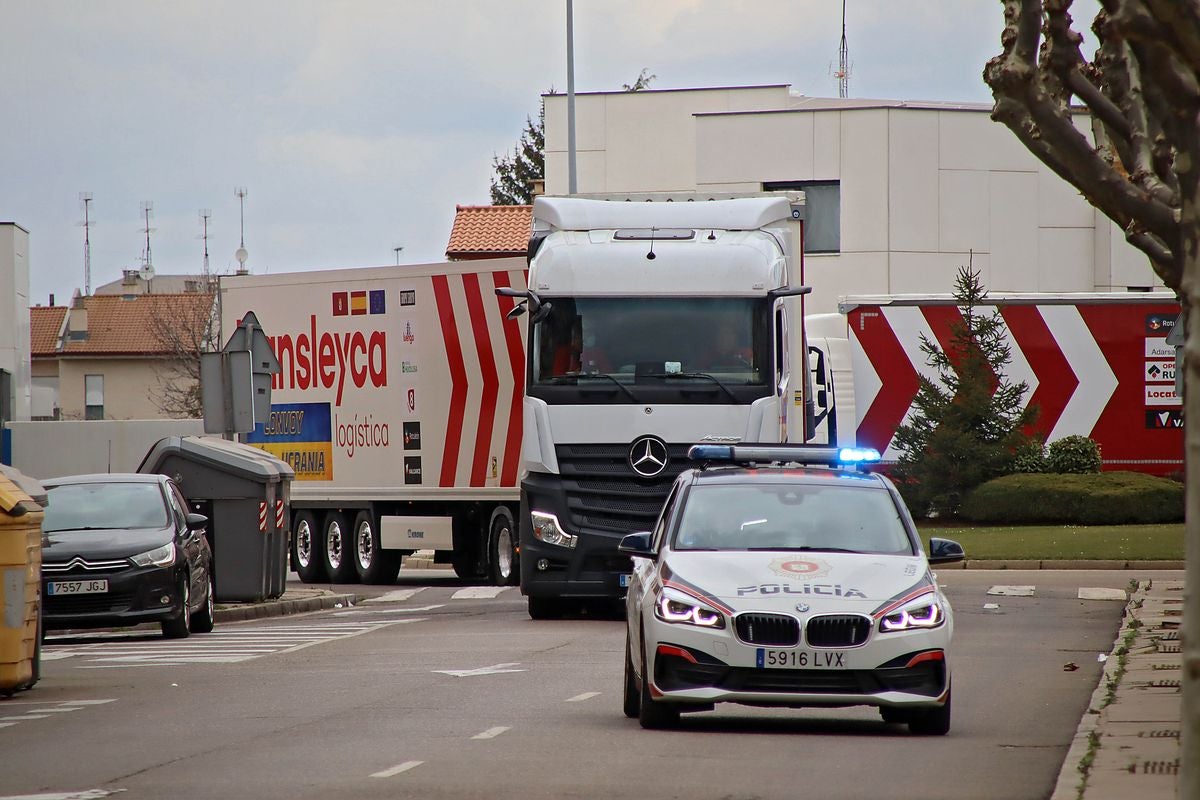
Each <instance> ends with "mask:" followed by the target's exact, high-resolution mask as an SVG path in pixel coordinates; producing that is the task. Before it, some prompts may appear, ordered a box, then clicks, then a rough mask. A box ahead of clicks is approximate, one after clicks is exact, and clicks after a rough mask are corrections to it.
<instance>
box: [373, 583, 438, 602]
mask: <svg viewBox="0 0 1200 800" xmlns="http://www.w3.org/2000/svg"><path fill="white" fill-rule="evenodd" d="M423 591H425V587H424V586H422V587H420V588H419V589H397V590H396V591H394V592H388V593H387V594H383V595H380V596H379V597H368V598H367V599H366V600H364V601H363V602H364V603H399V602H403V601H404V600H409V599H411V598H412V596H413V595H414V594H416V593H417V592H423Z"/></svg>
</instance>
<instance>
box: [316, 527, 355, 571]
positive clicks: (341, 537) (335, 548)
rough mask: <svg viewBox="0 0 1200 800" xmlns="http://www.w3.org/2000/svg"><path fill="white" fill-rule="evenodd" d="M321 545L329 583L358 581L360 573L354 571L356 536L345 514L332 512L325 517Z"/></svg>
mask: <svg viewBox="0 0 1200 800" xmlns="http://www.w3.org/2000/svg"><path fill="white" fill-rule="evenodd" d="M321 543H322V545H324V546H323V547H322V548H321V550H322V555H323V556H324V561H325V572H326V573H328V575H329V582H330V583H353V582H354V581H356V580H358V573H356V572H355V571H354V536H353V534H352V533H351V531H350V525H349V523H347V522H346V515H345V514H343V513H342V512H340V511H330V512H329V513H328V514H326V515H325V535H324V536H323V537H321Z"/></svg>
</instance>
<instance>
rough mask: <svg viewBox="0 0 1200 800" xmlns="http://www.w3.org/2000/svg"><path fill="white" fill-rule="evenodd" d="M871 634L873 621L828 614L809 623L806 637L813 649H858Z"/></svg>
mask: <svg viewBox="0 0 1200 800" xmlns="http://www.w3.org/2000/svg"><path fill="white" fill-rule="evenodd" d="M870 633H871V620H870V619H868V618H867V617H864V616H861V615H859V614H828V615H825V616H820V617H813V618H811V619H810V620H809V621H808V627H807V629H806V637H805V638H807V640H808V643H809V645H811V646H812V647H857V646H858V645H860V644H862V643H863V642H865V641H866V640H867V636H869V635H870Z"/></svg>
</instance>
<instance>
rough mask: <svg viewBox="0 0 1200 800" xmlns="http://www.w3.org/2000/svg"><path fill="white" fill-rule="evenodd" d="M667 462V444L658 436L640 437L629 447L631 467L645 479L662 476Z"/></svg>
mask: <svg viewBox="0 0 1200 800" xmlns="http://www.w3.org/2000/svg"><path fill="white" fill-rule="evenodd" d="M667 460H668V459H667V443H666V442H664V441H663V440H662V439H659V438H658V437H657V436H639V437H638V438H636V439H634V440H633V444H632V445H630V446H629V467H630V469H632V470H633V471H634V472H636V473H637V474H638V475H641V476H642V477H643V478H656V477H658V476H659V475H661V474H662V471H663V470H664V469H666V468H667Z"/></svg>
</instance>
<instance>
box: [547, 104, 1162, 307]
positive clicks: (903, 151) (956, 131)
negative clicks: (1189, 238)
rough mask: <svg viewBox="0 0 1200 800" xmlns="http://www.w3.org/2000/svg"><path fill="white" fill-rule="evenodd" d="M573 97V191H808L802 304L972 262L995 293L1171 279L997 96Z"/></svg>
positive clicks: (1122, 286) (555, 142)
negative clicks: (1022, 132) (1036, 151)
mask: <svg viewBox="0 0 1200 800" xmlns="http://www.w3.org/2000/svg"><path fill="white" fill-rule="evenodd" d="M544 99H545V110H546V117H545V124H546V127H545V134H546V139H545V141H546V193H547V194H566V193H567V192H568V171H567V98H566V95H563V94H553V95H546V96H545V98H544ZM575 103H576V111H575V115H576V152H577V156H576V162H577V168H576V174H577V191H579V192H580V193H623V192H631V193H632V192H666V191H677V192H682V191H698V192H714V193H717V192H754V191H762V190H764V189H802V190H804V191H805V193H806V197H807V205H808V209H807V214H808V219H807V221H806V228H805V230H806V233H805V239H806V242H805V250H806V256H805V276H804V279H805V282H806V283H808V284H809V285H811V286H812V287H813V293H812V294H811V295H809V298H808V303H809V307H808V312H809V313H820V312H832V311H836V310H837V303H838V299H839V298H840V297H843V296H847V295H862V294H874V295H878V294H907V293H948V292H950V291H952V289H953V282H954V276H955V273H956V271H957V269H958V267H960V266H963V265H966V264H967V263H968V260H970V261H971V263H972V264H973V266H974V267H975V268H976V269H978V270H980V272H981V277H982V280H983V282H984V285H985V286H986V288H987V289H988V290H989V291H991V292H1092V291H1105V292H1109V291H1148V290H1151V289H1155V288H1162V282H1161V281H1160V280H1158V278H1157V276H1156V275H1155V274H1154V272H1153V270H1152V269H1151V268H1150V265H1149V262H1148V260H1147V258H1146V257H1145V256H1144V255H1143V254H1142V253H1141V252H1140V251H1138V250H1136V249H1135V248H1133V247H1132V246H1130V245H1129V244H1128V243H1126V241H1125V238H1124V235H1123V233H1122V232H1121V230H1120V229H1118V228H1117V227H1116V226H1115V225H1113V223H1112V222H1111V221H1109V219H1108V218H1107V217H1105V216H1104V215H1103V214H1101V213H1100V212H1099V211H1097V210H1095V209H1094V208H1093V207H1092V206H1091V205H1089V204H1088V203H1087V202H1086V201H1085V200H1084V199H1083V198H1082V197H1081V196H1080V195H1079V194H1078V192H1076V190H1075V189H1074V187H1072V186H1071V185H1070V184H1068V183H1067V182H1066V181H1063V180H1062V179H1061V178H1059V177H1058V176H1057V175H1055V174H1054V173H1053V172H1051V171H1050V170H1049V169H1048V168H1047V167H1045V166H1044V165H1043V164H1042V163H1041V162H1040V161H1038V160H1037V159H1036V158H1035V157H1034V156H1033V155H1032V154H1030V153H1029V152H1028V151H1027V150H1026V149H1025V147H1024V145H1022V144H1021V142H1020V141H1019V140H1018V139H1017V138H1016V136H1014V135H1013V133H1012V132H1011V131H1009V130H1008V129H1007V128H1006V127H1004V126H1003V125H1001V124H1000V123H997V122H993V121H992V120H991V117H990V112H991V106H990V105H983V104H951V103H933V102H908V101H892V100H849V99H842V100H839V99H826V98H812V97H805V96H802V95H798V94H795V93H793V92H792V91H791V90H790V88H789V87H788V86H786V85H776V86H752V87H732V88H714V89H679V90H642V91H637V92H626V91H620V92H595V93H581V94H577V95H576V98H575ZM1085 122H1086V118H1084V117H1081V123H1085Z"/></svg>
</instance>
